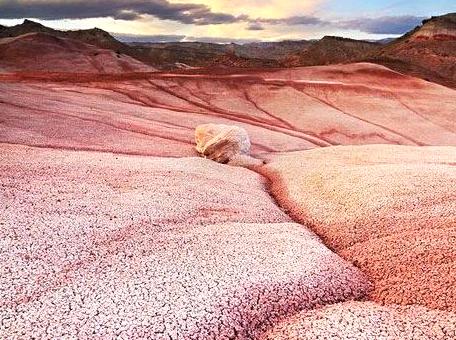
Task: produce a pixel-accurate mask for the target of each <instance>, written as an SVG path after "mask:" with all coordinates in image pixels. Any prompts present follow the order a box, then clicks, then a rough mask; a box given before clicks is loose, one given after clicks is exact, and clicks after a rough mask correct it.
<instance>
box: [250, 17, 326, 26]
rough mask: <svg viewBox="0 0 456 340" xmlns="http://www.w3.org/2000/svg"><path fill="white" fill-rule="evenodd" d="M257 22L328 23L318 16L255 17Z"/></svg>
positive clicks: (282, 23) (278, 23)
mask: <svg viewBox="0 0 456 340" xmlns="http://www.w3.org/2000/svg"><path fill="white" fill-rule="evenodd" d="M257 22H258V23H260V22H261V23H264V24H271V25H288V26H296V25H320V26H325V25H328V24H329V22H328V21H324V20H321V19H320V18H317V17H314V16H307V15H303V16H293V17H288V18H281V19H257Z"/></svg>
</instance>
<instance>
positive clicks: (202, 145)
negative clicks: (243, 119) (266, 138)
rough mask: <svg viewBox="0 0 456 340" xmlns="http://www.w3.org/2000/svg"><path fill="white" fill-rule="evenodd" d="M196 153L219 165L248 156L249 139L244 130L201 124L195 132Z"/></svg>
mask: <svg viewBox="0 0 456 340" xmlns="http://www.w3.org/2000/svg"><path fill="white" fill-rule="evenodd" d="M195 141H196V151H198V152H199V153H200V154H201V155H203V156H204V157H206V158H209V159H212V160H214V161H216V162H219V163H228V162H229V161H230V160H231V159H233V158H235V157H236V156H238V155H248V154H249V152H250V139H249V135H248V134H247V131H245V129H243V128H241V127H239V126H234V125H223V124H203V125H199V126H198V127H197V128H196V130H195Z"/></svg>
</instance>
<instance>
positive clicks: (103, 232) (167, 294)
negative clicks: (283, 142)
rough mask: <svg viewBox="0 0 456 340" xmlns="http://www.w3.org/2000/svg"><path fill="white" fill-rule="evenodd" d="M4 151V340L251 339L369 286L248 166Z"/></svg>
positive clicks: (0, 173)
mask: <svg viewBox="0 0 456 340" xmlns="http://www.w3.org/2000/svg"><path fill="white" fill-rule="evenodd" d="M1 151H2V153H1V162H0V188H1V191H0V195H1V196H0V197H1V201H2V203H3V204H2V206H1V210H0V216H2V220H1V224H2V228H1V229H0V239H1V240H2V241H1V243H0V263H1V266H0V274H1V281H0V292H1V295H0V314H1V316H2V323H1V326H0V338H9V339H12V338H28V337H30V336H31V335H33V336H34V337H37V338H51V337H52V338H62V337H65V336H67V337H71V338H74V337H78V338H88V337H89V338H90V337H95V338H106V337H109V338H110V337H120V338H128V339H131V338H144V337H147V338H152V339H170V338H171V339H225V338H226V339H228V338H233V337H235V338H237V339H250V338H254V337H257V336H259V335H260V334H262V332H263V331H265V330H267V329H268V328H270V327H271V326H272V325H273V324H275V323H276V322H277V321H278V320H279V319H280V318H281V317H284V316H288V315H291V314H292V313H295V312H297V311H300V310H302V309H309V308H312V307H314V306H319V305H326V304H330V303H335V302H338V301H344V300H347V299H354V298H360V297H362V296H364V295H365V294H366V292H367V290H368V289H369V287H370V285H369V283H368V281H367V280H366V278H365V276H364V275H363V274H362V273H361V272H360V271H359V270H357V269H356V268H355V267H354V266H352V265H351V264H349V263H348V262H346V261H344V260H342V259H341V258H340V257H339V256H338V255H336V254H334V253H333V252H331V251H330V250H329V249H327V248H326V247H325V246H324V245H323V244H322V243H321V241H320V240H319V239H318V238H317V237H316V236H315V235H314V234H313V233H311V232H310V231H308V230H306V229H305V228H303V227H302V226H300V225H298V224H295V223H290V219H289V217H288V216H287V215H285V214H284V213H283V212H282V211H281V210H280V209H279V208H278V207H277V206H276V205H275V204H274V202H273V200H272V199H271V198H270V197H269V195H268V193H267V192H266V191H265V187H264V180H263V178H262V177H261V176H259V175H258V174H255V173H254V172H251V171H249V170H246V169H242V168H237V167H230V166H224V165H219V164H217V163H215V162H212V161H209V160H204V159H198V158H183V159H166V158H152V157H141V156H125V155H114V154H106V153H96V152H90V153H88V152H72V151H57V150H52V149H37V148H30V147H24V146H14V145H7V144H3V145H2V148H1Z"/></svg>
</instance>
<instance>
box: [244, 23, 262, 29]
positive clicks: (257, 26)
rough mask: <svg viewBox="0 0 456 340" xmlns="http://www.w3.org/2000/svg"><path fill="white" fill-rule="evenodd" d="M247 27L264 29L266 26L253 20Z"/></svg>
mask: <svg viewBox="0 0 456 340" xmlns="http://www.w3.org/2000/svg"><path fill="white" fill-rule="evenodd" d="M247 29H248V30H249V31H264V30H265V28H264V27H263V25H261V24H260V23H259V22H251V23H250V24H249V25H248V26H247Z"/></svg>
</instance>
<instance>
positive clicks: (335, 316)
mask: <svg viewBox="0 0 456 340" xmlns="http://www.w3.org/2000/svg"><path fill="white" fill-rule="evenodd" d="M455 338H456V314H454V313H450V312H442V311H437V310H430V309H427V308H425V307H421V306H399V305H390V306H380V305H377V304H375V303H373V302H345V303H341V304H336V305H333V306H327V307H323V308H321V309H316V310H313V311H305V312H301V313H299V314H297V315H295V316H293V317H290V318H288V319H286V320H284V321H282V322H281V323H279V324H278V325H277V326H276V327H274V329H273V330H271V331H269V332H268V333H267V335H265V336H264V337H263V338H262V340H266V339H267V340H305V339H309V340H313V339H333V340H336V339H337V340H339V339H359V340H371V339H376V340H389V339H401V340H417V339H426V340H429V339H433V340H438V339H440V340H451V339H455Z"/></svg>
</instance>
